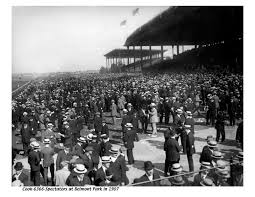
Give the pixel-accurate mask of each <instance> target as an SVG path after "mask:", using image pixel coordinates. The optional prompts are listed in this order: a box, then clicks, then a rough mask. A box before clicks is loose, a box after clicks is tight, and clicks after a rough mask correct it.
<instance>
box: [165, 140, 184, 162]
mask: <svg viewBox="0 0 255 197" xmlns="http://www.w3.org/2000/svg"><path fill="white" fill-rule="evenodd" d="M164 150H165V152H166V160H167V161H169V162H172V161H178V160H179V159H180V153H179V152H180V151H181V148H180V146H179V144H178V142H177V141H176V139H173V138H169V139H168V140H167V141H166V142H165V144H164Z"/></svg>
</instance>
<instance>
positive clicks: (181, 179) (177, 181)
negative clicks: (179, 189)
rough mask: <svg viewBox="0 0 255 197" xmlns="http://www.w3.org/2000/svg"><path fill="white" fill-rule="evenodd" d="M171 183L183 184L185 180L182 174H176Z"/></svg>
mask: <svg viewBox="0 0 255 197" xmlns="http://www.w3.org/2000/svg"><path fill="white" fill-rule="evenodd" d="M171 183H172V184H173V185H175V186H179V185H183V184H184V183H185V181H184V180H183V178H182V176H176V177H174V178H173V180H172V181H171Z"/></svg>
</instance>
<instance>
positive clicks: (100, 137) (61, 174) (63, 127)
mask: <svg viewBox="0 0 255 197" xmlns="http://www.w3.org/2000/svg"><path fill="white" fill-rule="evenodd" d="M242 82H243V78H242V76H241V75H238V74H229V73H209V72H204V73H202V72H197V73H192V74H191V73H190V74H187V73H169V74H146V75H139V74H138V75H125V74H114V75H113V74H108V75H92V76H87V77H86V76H85V77H84V78H82V77H73V76H63V75H59V76H56V77H53V78H48V79H46V80H44V81H41V82H40V83H39V82H33V83H31V84H30V85H29V86H28V87H27V88H26V89H25V90H24V91H23V92H22V93H21V94H20V95H19V96H18V97H17V98H15V99H14V100H13V101H12V127H13V132H20V134H21V139H22V145H23V150H24V156H27V157H28V163H29V165H30V177H28V175H27V174H26V173H24V172H23V164H22V163H21V162H15V157H16V152H15V149H13V162H12V163H13V166H14V174H13V176H12V181H13V185H35V186H39V185H56V186H84V185H96V186H124V185H128V184H134V185H137V186H160V185H173V186H186V185H194V186H214V185H216V186H227V185H242V170H243V166H242V159H243V153H242V152H240V153H239V154H238V155H236V156H235V157H233V158H232V159H231V161H230V164H231V165H230V166H228V163H229V162H228V163H227V162H226V161H224V158H223V156H222V153H221V152H220V150H219V149H218V148H217V144H218V143H221V142H224V140H225V130H224V128H225V125H226V122H228V124H229V125H230V126H234V125H236V124H237V122H236V120H237V119H238V120H239V121H238V129H237V135H236V140H237V141H238V143H240V145H241V147H243V128H242V125H243V123H242V121H240V120H242V116H243V114H242V111H243V109H242V106H243V97H242V95H243V85H242ZM106 112H108V114H109V113H110V116H111V122H109V121H107V120H108V119H107V118H106ZM201 113H205V114H206V117H205V118H206V124H207V125H208V126H212V127H215V128H216V130H217V134H216V139H213V138H212V136H208V138H207V145H206V146H205V147H204V148H203V151H202V153H201V157H200V164H201V168H200V169H201V171H200V173H199V174H196V175H195V177H194V181H193V182H192V183H191V182H190V181H188V180H187V178H186V176H184V175H182V173H183V172H182V165H181V163H179V162H180V154H181V153H182V154H186V155H187V160H188V164H189V171H190V172H193V171H194V165H193V158H192V155H193V154H194V153H195V146H194V140H195V138H194V135H195V133H194V125H195V121H194V118H193V115H194V114H197V115H198V116H200V114H201ZM116 118H121V126H122V131H121V132H122V140H123V144H124V146H120V145H116V144H112V143H111V142H110V133H109V132H110V131H109V128H108V125H109V124H111V125H112V126H113V127H115V126H116V122H117V121H116V120H117V119H116ZM226 120H227V121H226ZM239 122H240V123H239ZM149 124H150V125H151V128H152V132H151V131H150V130H148V125H149ZM158 124H165V125H167V126H168V130H167V131H166V132H165V133H164V137H165V144H164V150H162V151H165V153H166V159H165V170H164V172H165V174H164V175H165V177H166V179H160V176H159V175H158V174H157V172H156V171H155V170H153V169H154V165H153V164H152V163H151V162H150V161H146V162H144V170H145V175H144V176H142V177H137V178H136V179H134V181H133V182H132V183H131V182H130V181H129V179H128V177H127V175H126V171H127V170H128V169H129V166H130V165H133V164H134V163H135V159H138V158H134V156H133V149H134V141H138V140H139V135H140V133H143V134H148V135H149V136H150V137H152V138H154V137H157V131H158V129H157V126H158ZM179 138H180V144H179ZM55 155H57V156H56V157H57V158H56V161H55V160H54V156H55ZM125 155H127V161H128V165H127V164H126V158H125ZM235 160H237V161H235ZM48 170H49V171H50V174H51V180H48ZM41 176H42V177H43V183H42V181H41V180H40V177H41ZM168 176H171V178H167V177H168ZM29 180H30V181H29ZM153 180H155V181H153Z"/></svg>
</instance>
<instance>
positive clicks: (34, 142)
mask: <svg viewBox="0 0 255 197" xmlns="http://www.w3.org/2000/svg"><path fill="white" fill-rule="evenodd" d="M30 146H31V147H32V148H40V144H39V143H38V142H36V141H33V142H31V143H30Z"/></svg>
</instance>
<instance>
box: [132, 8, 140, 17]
mask: <svg viewBox="0 0 255 197" xmlns="http://www.w3.org/2000/svg"><path fill="white" fill-rule="evenodd" d="M132 14H133V16H135V15H137V14H139V8H136V9H134V10H133V11H132Z"/></svg>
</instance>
